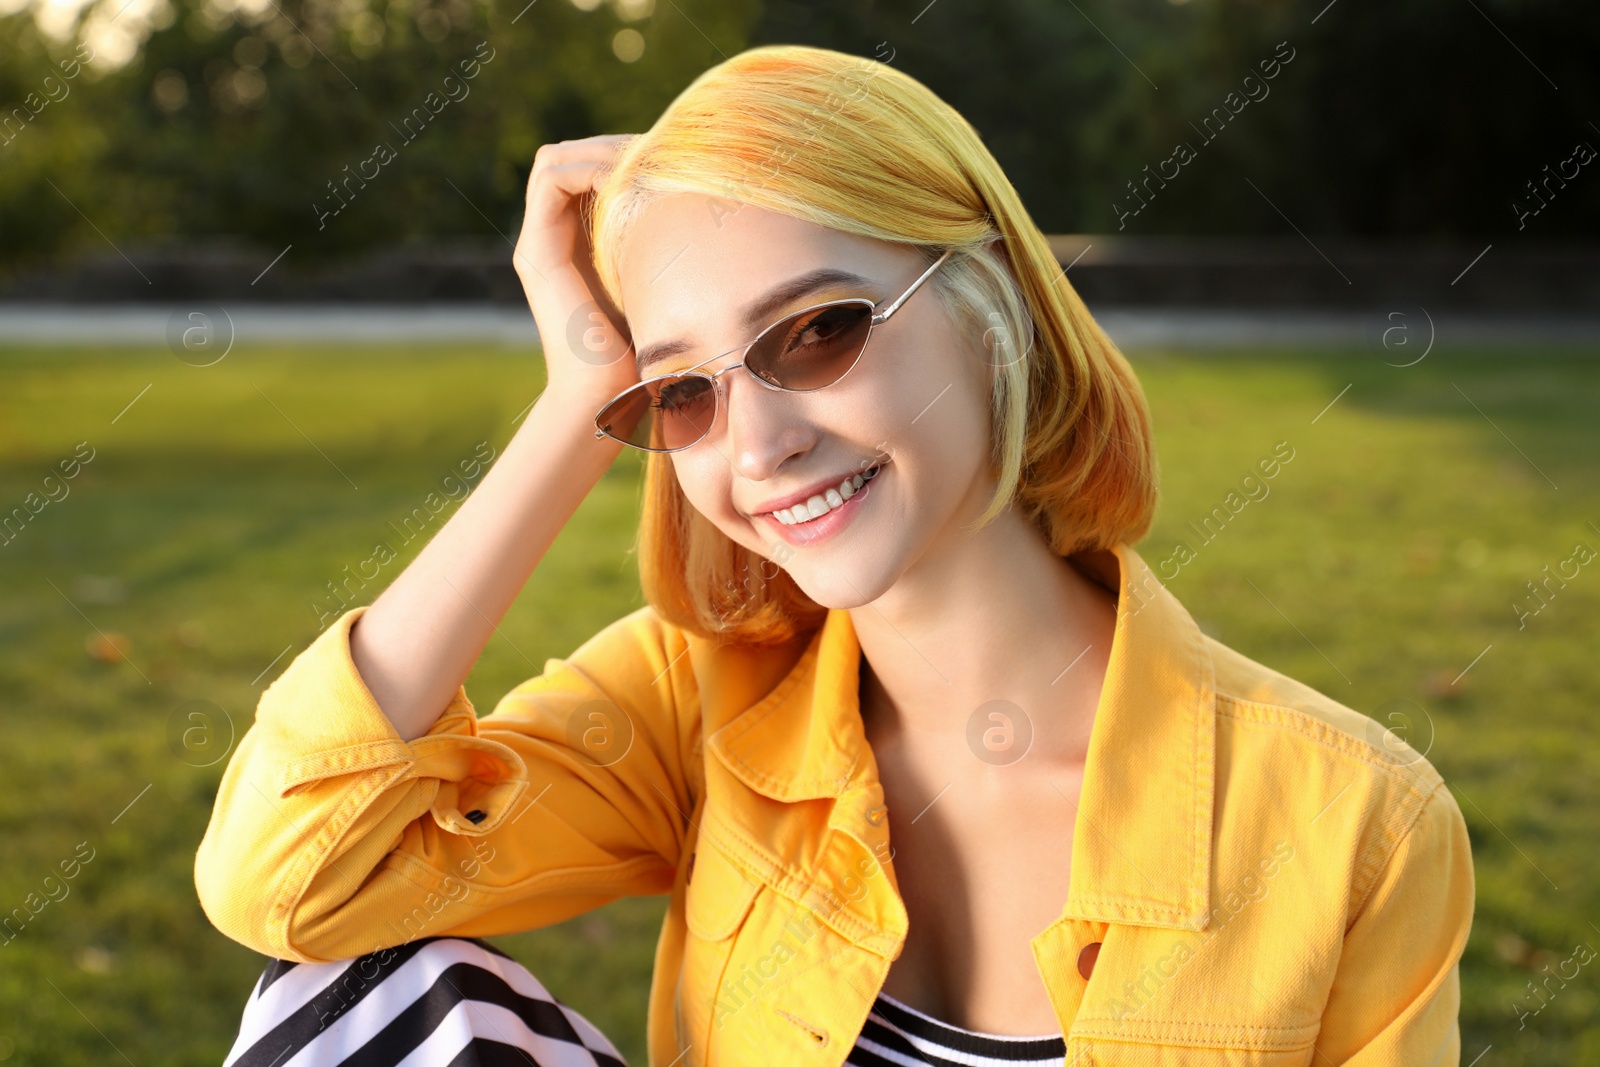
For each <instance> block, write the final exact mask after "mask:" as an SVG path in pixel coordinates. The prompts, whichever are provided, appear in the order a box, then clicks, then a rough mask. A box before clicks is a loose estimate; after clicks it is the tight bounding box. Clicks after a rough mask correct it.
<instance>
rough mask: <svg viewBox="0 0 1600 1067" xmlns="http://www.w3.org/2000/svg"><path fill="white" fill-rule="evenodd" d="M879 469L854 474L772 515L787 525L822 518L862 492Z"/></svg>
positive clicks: (874, 468)
mask: <svg viewBox="0 0 1600 1067" xmlns="http://www.w3.org/2000/svg"><path fill="white" fill-rule="evenodd" d="M878 470H879V468H878V467H873V468H871V469H870V470H867V471H865V472H863V473H861V474H856V475H852V476H851V477H849V478H846V479H845V480H844V481H842V482H840V483H839V484H838V485H837V486H833V487H830V488H828V489H827V490H825V491H823V492H822V493H819V494H818V495H816V496H813V497H811V498H810V499H808V500H807V501H806V502H805V503H803V504H796V505H794V506H793V507H792V508H785V509H783V510H781V511H774V512H773V513H772V517H773V518H775V519H777V520H778V521H779V522H781V523H783V524H784V525H785V526H794V525H795V524H797V523H802V522H810V521H811V520H812V519H820V518H822V516H824V515H826V514H827V513H828V512H830V511H832V510H833V509H834V508H837V507H842V506H843V505H844V502H845V501H846V500H849V499H850V498H851V497H853V496H855V495H856V493H858V492H860V490H861V487H862V486H863V485H865V484H866V483H867V482H868V481H869V480H871V479H872V478H874V477H876V476H877V474H878Z"/></svg>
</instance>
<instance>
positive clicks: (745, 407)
mask: <svg viewBox="0 0 1600 1067" xmlns="http://www.w3.org/2000/svg"><path fill="white" fill-rule="evenodd" d="M927 265H928V260H927V259H926V258H925V257H923V256H921V255H919V254H917V253H916V252H915V251H914V250H912V249H909V248H906V247H902V246H897V245H894V244H890V243H886V242H881V241H876V240H872V239H869V238H863V237H857V236H854V235H851V234H846V233H841V232H839V231H836V230H831V229H828V228H826V227H822V226H817V225H815V224H812V223H808V222H804V221H801V220H798V219H794V218H790V217H789V216H786V215H779V214H775V213H772V212H768V211H765V210H763V209H761V208H757V207H752V206H749V205H741V204H738V203H736V202H731V201H722V200H716V199H713V198H708V197H704V196H700V195H691V194H679V195H672V196H666V197H663V198H660V199H658V200H656V201H655V202H654V203H653V204H651V205H650V206H649V207H648V208H646V209H645V211H644V213H643V215H642V217H641V219H640V221H639V223H638V224H637V225H636V226H635V227H634V228H633V230H632V231H631V232H630V233H629V235H628V237H627V239H626V242H625V247H624V248H623V250H622V254H621V259H620V274H621V284H622V299H623V304H624V307H625V308H626V314H627V319H628V325H629V328H630V331H631V333H632V335H633V342H634V351H635V352H636V353H646V354H648V352H649V350H650V349H651V348H652V347H654V346H656V345H659V344H662V343H664V342H673V341H683V342H687V347H686V348H684V349H683V350H682V351H680V352H677V353H675V354H673V355H670V356H667V357H666V358H664V359H663V360H661V361H660V362H652V363H650V364H649V365H648V366H646V367H645V368H644V369H643V370H642V372H641V373H642V376H643V377H652V376H654V375H657V374H665V373H668V372H670V371H674V370H682V369H685V368H688V367H691V366H694V365H695V364H698V363H701V362H703V361H705V360H707V359H711V358H712V357H714V356H717V355H718V354H720V353H726V352H728V350H729V349H733V348H737V347H740V346H743V345H744V344H745V343H746V342H748V341H750V340H752V339H753V338H754V337H755V336H756V334H757V333H759V332H760V331H761V330H762V329H763V328H765V327H766V326H768V325H770V324H771V323H773V322H775V321H777V320H778V319H780V318H782V317H783V316H784V315H787V314H789V313H790V312H793V311H798V310H800V309H801V308H804V307H808V306H810V305H813V304H818V303H822V302H823V301H826V300H834V299H839V298H843V297H863V296H864V297H866V298H868V299H869V300H871V301H872V302H873V303H875V304H878V303H886V302H888V301H892V300H894V299H895V298H896V297H898V296H899V295H900V294H901V293H902V292H904V291H905V290H906V288H907V287H909V286H910V285H911V283H912V282H913V281H915V280H916V279H917V278H918V277H919V276H920V275H921V273H922V272H923V271H924V270H925V269H926V268H927ZM946 266H948V261H947V263H946ZM825 268H832V269H836V270H843V271H848V272H850V273H852V274H855V275H859V276H860V278H861V279H862V280H860V281H856V282H850V281H832V282H829V283H826V284H824V285H822V286H820V287H818V288H816V289H814V290H809V291H807V292H804V293H802V294H799V295H796V296H794V297H793V298H792V299H789V300H788V301H787V302H786V303H784V304H782V305H780V306H778V307H777V308H775V309H773V310H770V311H768V312H767V313H765V314H763V315H762V316H761V317H760V318H758V319H756V320H754V321H751V320H749V319H747V317H746V316H747V312H748V309H750V308H751V307H752V306H753V305H755V304H757V303H758V302H759V301H761V300H762V298H763V297H765V296H767V295H768V294H769V293H770V292H771V291H772V290H774V289H776V288H778V287H781V286H783V285H784V284H785V283H788V282H791V281H792V280H794V279H796V278H798V277H800V276H801V275H805V274H808V273H810V272H812V271H815V270H818V269H825ZM940 269H941V270H943V269H945V268H944V267H941V268H940ZM932 281H933V279H932V278H929V279H928V281H926V282H924V283H923V284H922V285H921V286H920V287H919V288H918V289H917V291H916V292H915V293H913V294H912V296H911V298H910V299H909V300H907V301H906V302H905V303H904V304H902V305H901V307H900V309H899V310H898V311H896V312H895V313H894V315H893V316H891V317H890V319H889V321H888V322H886V323H884V324H883V325H881V326H879V327H877V328H876V329H875V330H874V331H873V332H872V336H871V339H870V341H869V342H868V344H867V347H866V351H865V352H864V353H863V354H862V356H861V359H860V360H859V361H858V362H857V363H856V365H855V367H854V368H853V369H851V370H850V371H849V373H847V374H846V375H845V376H844V377H843V378H841V379H840V380H839V381H837V382H835V383H834V384H832V385H829V386H826V387H824V388H822V389H818V390H814V391H810V392H804V393H787V392H780V391H777V390H774V389H772V388H770V387H769V386H767V385H765V384H764V383H762V382H761V381H758V380H757V379H756V378H755V377H754V376H753V375H752V374H750V373H749V372H748V371H745V370H743V369H739V370H735V371H733V372H731V373H729V374H725V375H723V376H722V377H721V378H719V379H718V383H719V385H720V386H721V390H722V393H721V396H720V398H719V405H720V406H719V409H718V412H717V416H716V419H715V421H714V422H713V424H712V427H711V430H710V432H709V433H708V434H707V436H706V437H705V438H704V439H703V440H701V441H699V442H698V443H696V444H694V445H692V446H690V447H688V448H686V449H683V450H681V451H678V452H673V453H671V454H670V457H671V460H672V463H673V467H674V469H675V470H676V472H677V477H678V483H679V485H680V486H681V487H682V489H683V492H684V494H685V495H686V496H687V498H688V499H689V502H690V503H691V504H692V505H693V506H694V507H695V508H696V510H698V511H699V512H700V513H701V514H702V515H704V516H705V517H706V518H707V519H708V520H710V521H711V522H712V523H714V524H715V525H716V526H717V528H718V529H719V530H721V531H722V532H723V533H724V534H726V535H727V536H728V537H730V538H732V539H733V540H734V541H736V542H738V543H739V544H741V545H743V546H745V547H747V548H749V549H751V550H753V551H755V552H758V553H760V554H761V555H763V556H765V557H766V558H768V559H769V560H772V561H773V562H774V563H775V564H777V565H778V566H781V567H782V568H783V569H784V570H786V571H788V572H789V574H790V575H791V576H792V577H793V578H794V580H795V582H796V584H798V585H799V586H800V588H801V589H803V590H804V591H805V593H806V594H807V595H808V596H810V597H811V598H812V599H813V600H815V601H816V602H817V603H819V604H822V605H824V606H826V607H838V608H850V607H856V606H858V605H861V604H865V603H868V602H871V601H874V600H876V599H877V598H878V597H880V596H881V595H883V594H884V593H885V592H886V591H888V590H889V589H890V588H891V587H893V586H894V585H895V584H896V583H897V582H898V581H900V579H901V578H902V577H903V576H906V575H910V574H915V575H917V576H918V578H919V579H921V578H927V579H930V580H933V581H937V580H938V579H939V572H940V569H941V566H942V562H941V557H943V556H944V553H945V551H946V550H947V549H948V548H949V547H951V546H953V545H954V544H955V542H956V541H957V540H959V539H960V538H961V536H962V532H961V531H960V530H959V527H960V526H961V525H962V524H963V523H965V522H968V521H970V520H971V519H972V518H974V517H976V516H977V515H978V514H979V513H981V511H982V508H983V507H984V506H985V505H986V504H987V503H988V498H989V494H990V492H992V487H993V481H992V478H991V477H990V475H989V468H988V455H989V412H988V389H989V375H990V369H989V364H988V361H987V359H986V358H985V349H984V347H983V345H982V338H979V337H970V336H964V335H962V334H961V332H960V331H959V330H958V328H957V327H956V325H955V324H954V322H953V321H952V320H951V319H950V318H949V317H948V316H947V315H946V313H945V311H944V308H943V305H942V304H941V303H940V301H939V298H938V296H937V295H936V294H935V292H934V290H933V287H932ZM738 355H739V353H737V352H735V353H733V354H730V355H727V356H724V357H723V358H721V359H718V360H716V361H714V362H712V363H710V364H708V365H707V366H705V367H703V368H701V369H702V370H706V371H710V372H715V371H718V370H722V369H723V368H725V367H728V366H730V365H732V363H733V361H734V359H736V358H737V357H738ZM874 466H877V473H876V475H875V476H874V477H873V478H871V479H870V480H869V481H865V482H864V487H863V489H862V490H857V491H856V492H855V493H854V495H852V496H850V497H848V498H846V496H845V493H844V492H843V491H842V490H841V485H842V483H844V482H846V481H847V480H851V481H852V485H853V480H852V479H853V477H854V476H855V475H858V474H861V473H863V472H865V471H868V470H870V469H872V468H873V467H874ZM830 489H831V490H834V491H838V492H839V496H838V497H837V498H833V499H835V500H844V505H843V507H841V508H839V509H838V511H837V512H836V513H827V514H823V515H820V516H818V517H817V518H812V519H810V521H805V522H796V523H794V524H793V525H790V524H786V523H784V522H782V521H780V519H779V518H778V517H777V516H776V515H775V514H774V511H775V503H778V502H782V501H786V500H789V499H791V498H792V497H793V496H794V494H796V493H799V492H802V491H805V492H806V496H807V498H810V497H812V496H813V495H816V496H821V497H822V498H823V500H824V501H827V500H828V499H829V498H830V493H829V490H830ZM815 503H816V501H813V505H814V504H815ZM779 510H781V509H779ZM812 510H814V507H813V508H811V509H806V510H804V511H802V512H801V514H800V515H795V514H794V513H793V512H790V514H789V518H790V519H803V518H805V517H806V516H808V515H810V514H811V511H812ZM830 512H831V509H830Z"/></svg>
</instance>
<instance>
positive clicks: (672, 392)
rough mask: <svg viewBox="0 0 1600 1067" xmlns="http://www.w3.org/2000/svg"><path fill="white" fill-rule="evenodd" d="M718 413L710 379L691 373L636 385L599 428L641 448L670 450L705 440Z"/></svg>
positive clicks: (614, 405)
mask: <svg viewBox="0 0 1600 1067" xmlns="http://www.w3.org/2000/svg"><path fill="white" fill-rule="evenodd" d="M716 414H717V397H716V390H715V388H714V387H713V386H712V384H711V380H710V379H709V378H704V377H701V376H699V375H692V374H691V375H684V376H682V377H678V378H662V379H659V380H657V381H652V382H644V383H642V384H640V385H637V386H635V387H634V388H632V389H630V390H628V391H627V392H626V393H623V394H622V395H621V396H619V397H617V399H616V400H614V401H612V402H611V404H610V406H608V407H607V408H606V409H605V410H604V411H603V412H601V414H600V425H601V426H603V427H605V428H606V429H608V430H609V431H610V432H611V433H612V434H614V435H616V436H619V437H621V438H622V439H623V440H626V441H627V442H628V443H629V444H632V445H635V446H637V447H639V448H647V449H650V450H652V451H656V452H660V451H671V450H673V449H678V448H684V447H687V446H688V445H692V444H694V443H695V442H696V441H698V440H700V438H702V437H704V436H705V435H706V432H707V431H708V430H710V429H711V422H712V419H714V418H715V417H716Z"/></svg>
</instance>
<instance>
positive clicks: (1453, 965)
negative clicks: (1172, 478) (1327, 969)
mask: <svg viewBox="0 0 1600 1067" xmlns="http://www.w3.org/2000/svg"><path fill="white" fill-rule="evenodd" d="M1473 893H1474V882H1473V873H1472V852H1471V845H1470V843H1469V842H1468V839H1467V824H1466V821H1465V820H1464V819H1463V818H1462V817H1461V809H1460V808H1459V807H1458V806H1457V805H1456V802H1455V798H1454V797H1453V796H1451V794H1450V790H1449V788H1448V787H1446V786H1445V785H1444V784H1443V783H1442V782H1440V783H1438V784H1437V785H1436V786H1435V787H1434V790H1433V792H1432V794H1431V795H1430V796H1429V797H1428V799H1427V800H1426V801H1425V802H1424V803H1423V805H1422V807H1421V810H1420V812H1419V814H1418V816H1417V819H1416V821H1415V822H1414V823H1413V824H1412V826H1411V829H1410V830H1409V831H1408V832H1407V833H1406V834H1405V836H1404V837H1403V838H1402V839H1401V840H1400V842H1399V843H1398V845H1396V846H1395V848H1394V850H1393V854H1392V856H1391V858H1390V859H1389V862H1388V863H1387V865H1386V866H1385V867H1384V868H1383V869H1382V870H1381V871H1380V872H1379V874H1378V876H1377V880H1376V883H1375V884H1374V885H1373V887H1372V889H1371V890H1370V891H1369V892H1368V894H1367V899H1366V903H1365V905H1364V906H1363V907H1362V908H1361V909H1360V910H1359V911H1358V913H1357V917H1356V919H1355V921H1354V923H1352V924H1351V925H1350V927H1349V929H1348V930H1347V932H1346V934H1345V939H1344V950H1343V953H1342V955H1341V957H1340V961H1339V968H1338V972H1337V973H1336V975H1335V976H1334V982H1333V989H1332V992H1331V994H1330V996H1329V998H1328V1002H1327V1005H1326V1007H1325V1009H1324V1011H1323V1015H1322V1030H1321V1034H1320V1035H1319V1037H1318V1039H1317V1051H1318V1052H1319V1053H1320V1055H1318V1056H1317V1057H1316V1060H1317V1062H1318V1063H1319V1064H1321V1063H1334V1064H1349V1065H1351V1067H1391V1065H1392V1067H1411V1065H1414V1064H1432V1065H1443V1064H1457V1063H1459V1062H1460V1058H1461V1031H1460V1026H1459V1013H1460V1009H1461V972H1460V960H1461V953H1462V950H1463V949H1464V948H1465V947H1466V943H1467V934H1468V932H1469V931H1470V930H1471V928H1472V912H1473Z"/></svg>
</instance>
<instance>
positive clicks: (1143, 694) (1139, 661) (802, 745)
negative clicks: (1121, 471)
mask: <svg viewBox="0 0 1600 1067" xmlns="http://www.w3.org/2000/svg"><path fill="white" fill-rule="evenodd" d="M1072 559H1073V562H1074V563H1076V564H1077V565H1078V566H1079V567H1080V569H1081V570H1083V572H1084V573H1085V574H1087V575H1089V576H1090V577H1091V578H1093V579H1094V580H1095V581H1098V582H1100V583H1101V584H1102V585H1104V586H1105V587H1106V588H1107V589H1113V590H1116V592H1117V594H1118V596H1117V621H1116V630H1115V633H1114V636H1113V638H1112V645H1111V654H1110V662H1109V663H1108V664H1107V667H1106V676H1105V683H1104V686H1103V688H1102V691H1101V696H1100V705H1099V708H1098V710H1097V711H1096V715H1095V722H1094V728H1093V731H1092V733H1091V734H1090V738H1089V755H1088V759H1087V762H1086V764H1085V769H1084V776H1083V790H1082V795H1081V796H1080V798H1079V807H1078V816H1077V821H1076V824H1075V831H1074V836H1073V846H1072V879H1071V889H1070V891H1069V895H1068V898H1067V901H1066V903H1065V905H1064V907H1063V909H1062V915H1063V916H1064V917H1067V918H1075V919H1086V920H1091V921H1099V922H1114V923H1126V924H1132V925H1139V926H1158V927H1168V928H1172V929H1185V930H1200V929H1203V928H1204V926H1205V923H1206V917H1207V915H1208V913H1209V911H1210V889H1209V887H1210V883H1211V860H1212V855H1211V824H1212V798H1213V790H1214V787H1215V756H1216V688H1215V675H1214V672H1213V668H1212V663H1211V656H1210V653H1209V652H1208V651H1207V649H1206V646H1205V641H1204V638H1203V636H1202V634H1201V632H1200V629H1199V627H1198V626H1196V625H1195V622H1194V620H1193V619H1192V618H1191V617H1190V615H1189V613H1188V612H1187V611H1185V610H1184V608H1183V606H1182V605H1181V604H1179V603H1178V601H1177V599H1176V598H1175V597H1173V596H1172V594H1171V593H1169V592H1168V591H1167V590H1166V588H1165V587H1164V586H1162V585H1161V583H1160V582H1159V581H1157V580H1156V577H1155V574H1154V573H1153V572H1152V571H1151V570H1150V569H1149V567H1148V566H1147V565H1146V564H1145V562H1144V561H1143V559H1141V558H1140V556H1139V554H1138V553H1137V552H1135V551H1134V550H1133V549H1132V548H1131V547H1129V546H1127V545H1118V546H1116V547H1114V548H1113V549H1111V550H1109V551H1096V552H1088V553H1083V554H1080V555H1077V556H1074V557H1072ZM1062 651H1063V653H1066V652H1067V650H1065V649H1063V650H1062ZM860 661H861V646H860V644H859V643H858V642H857V639H856V634H855V628H854V626H853V624H852V622H851V619H850V613H849V612H848V611H845V610H843V609H838V608H836V609H833V610H831V611H829V612H828V614H827V617H826V619H825V620H824V622H823V624H822V626H821V627H819V628H818V630H817V631H816V632H815V634H813V636H812V637H811V640H810V643H809V644H808V645H807V646H806V648H805V650H804V652H803V653H802V654H801V656H800V659H799V661H798V662H797V663H795V665H794V667H793V668H792V669H791V670H790V671H789V673H788V674H787V675H785V676H784V678H783V680H782V681H781V682H780V683H779V684H778V685H777V686H776V687H775V688H774V689H773V690H772V691H771V692H770V693H768V694H767V695H766V696H765V697H764V698H762V699H761V700H760V701H758V702H757V703H755V704H753V705H751V706H749V707H748V708H746V709H745V710H744V711H743V712H741V713H739V714H737V715H735V716H734V717H733V718H732V719H731V720H729V721H728V722H727V723H726V724H724V725H722V726H720V727H719V728H717V729H715V730H714V731H713V732H712V733H710V734H709V735H708V736H707V737H706V740H705V744H706V748H707V750H708V751H710V752H712V753H714V754H715V755H716V756H717V758H718V759H719V760H720V761H721V762H722V763H723V764H724V765H725V766H726V767H727V769H728V770H729V772H730V773H732V774H733V775H734V776H736V777H738V778H739V779H741V780H742V781H743V782H744V783H745V784H746V785H748V786H749V787H750V788H751V789H754V790H755V791H756V792H758V793H760V794H762V795H763V796H766V797H769V798H771V799H773V800H778V801H784V802H794V801H803V800H816V799H823V798H833V799H836V800H837V799H838V798H839V797H840V796H841V795H842V794H843V793H844V792H845V790H846V788H847V786H849V785H850V783H851V781H852V779H853V778H859V777H861V775H863V774H866V773H870V772H869V770H868V769H869V768H872V767H874V766H876V764H875V763H874V761H873V760H871V759H870V758H866V759H864V758H863V757H864V755H865V754H866V748H867V741H866V735H865V731H864V729H863V725H862V721H861V708H860V702H859V695H858V689H857V686H858V684H859V678H860ZM873 784H875V783H873ZM891 843H892V842H891Z"/></svg>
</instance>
